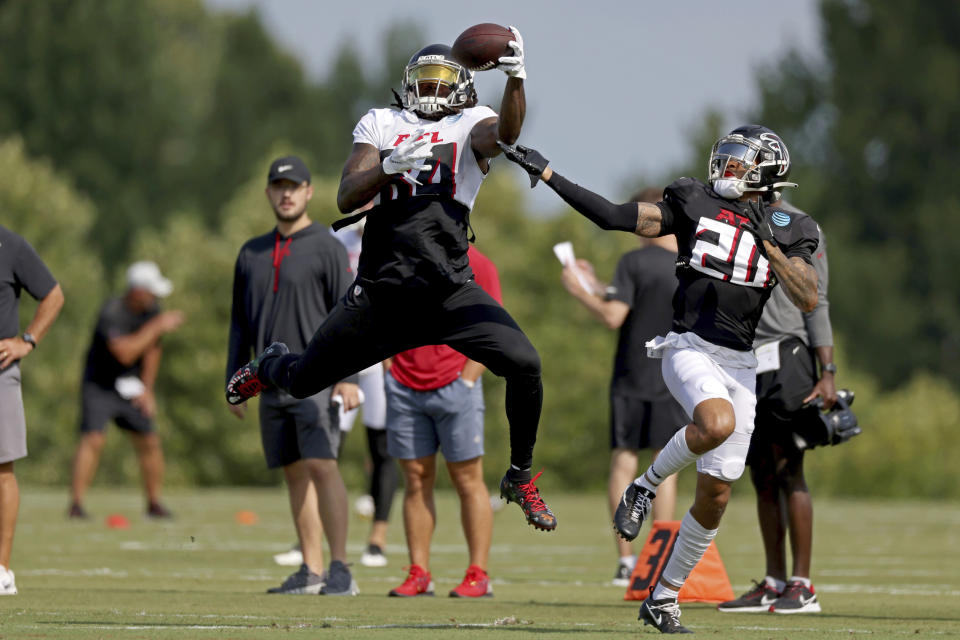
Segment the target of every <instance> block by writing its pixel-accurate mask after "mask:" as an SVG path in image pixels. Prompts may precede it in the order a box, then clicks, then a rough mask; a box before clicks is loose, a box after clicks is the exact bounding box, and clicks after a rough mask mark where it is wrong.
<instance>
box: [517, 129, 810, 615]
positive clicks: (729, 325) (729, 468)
mask: <svg viewBox="0 0 960 640" xmlns="http://www.w3.org/2000/svg"><path fill="white" fill-rule="evenodd" d="M502 146H503V148H504V151H505V153H506V156H507V157H508V158H509V159H510V160H512V161H514V162H516V163H517V164H519V165H520V166H521V167H523V168H524V169H525V170H526V171H527V172H528V173H529V174H530V176H531V185H532V186H536V183H537V180H542V181H543V182H545V183H546V184H547V185H548V186H549V187H550V188H552V189H553V190H554V191H556V192H557V194H558V195H559V196H560V197H561V198H563V199H564V200H565V201H566V202H567V203H568V204H569V205H570V206H572V207H573V208H574V209H576V210H577V211H579V212H580V213H581V214H583V215H584V216H586V217H587V218H589V219H590V220H592V221H593V222H594V223H596V224H597V225H598V226H600V227H601V228H603V229H609V230H619V231H629V232H632V233H636V234H637V235H641V236H646V237H656V236H660V235H664V234H667V233H673V234H676V236H677V244H678V245H679V253H678V257H677V281H678V284H677V290H676V293H675V294H674V298H673V309H674V314H673V327H672V330H671V331H670V332H669V333H668V334H667V335H666V336H660V337H657V338H655V339H654V340H651V341H650V342H648V343H647V350H648V355H649V356H650V357H655V358H662V359H663V363H662V369H663V378H664V381H665V382H666V383H667V387H668V388H669V389H670V392H671V393H672V394H673V396H674V397H675V398H676V399H677V401H678V402H679V403H680V404H681V405H682V406H683V408H684V409H685V410H686V412H687V414H688V415H689V416H690V417H691V418H692V421H691V422H690V423H689V424H688V425H686V426H685V427H683V428H682V429H680V430H679V431H678V432H677V433H676V435H675V436H674V437H673V438H672V439H671V440H670V442H669V443H668V444H667V446H666V447H664V449H663V451H662V452H661V453H660V455H659V456H658V457H657V459H656V460H655V461H654V463H653V464H651V465H650V467H649V468H648V469H647V471H646V472H645V473H644V474H643V475H642V476H641V477H639V478H637V479H636V480H635V481H634V482H633V483H632V484H631V485H630V486H628V487H627V489H626V490H625V491H624V493H623V496H622V498H621V500H620V505H619V506H618V508H617V512H616V514H615V516H614V527H615V528H616V529H617V531H618V532H619V533H620V535H621V536H623V537H624V538H625V539H628V540H632V539H634V538H635V537H637V535H638V533H639V531H640V526H641V524H642V523H643V520H644V519H645V518H646V517H647V516H648V514H649V512H650V501H651V499H652V498H653V497H654V496H655V495H656V491H657V486H658V485H659V484H660V483H661V482H662V481H663V479H664V478H666V477H668V476H669V475H670V474H672V473H676V472H677V471H679V470H680V469H682V468H684V467H686V466H687V465H689V464H691V463H692V462H694V461H696V463H697V471H698V475H697V492H696V498H695V500H694V504H693V507H691V509H690V511H689V512H688V513H687V514H686V515H685V516H684V518H683V523H682V525H681V527H680V532H679V534H678V536H677V540H676V543H675V545H674V548H673V553H672V555H671V556H670V559H669V561H668V562H667V564H666V566H665V567H664V570H663V573H662V574H661V577H660V581H659V582H658V584H657V585H656V587H655V588H654V587H651V593H650V596H649V597H648V598H647V599H646V600H645V601H644V602H643V605H641V607H640V618H641V619H642V620H644V624H652V625H653V626H655V627H656V628H657V629H659V630H660V631H661V632H664V633H689V632H690V631H689V630H688V629H686V628H685V627H683V625H681V624H680V621H679V617H680V608H679V606H678V605H677V596H678V593H679V591H680V588H681V587H682V586H683V583H684V581H685V580H686V579H687V577H688V576H689V575H690V572H691V571H692V570H693V568H694V566H696V564H697V562H699V561H700V558H701V557H703V554H704V553H705V552H706V549H707V547H708V546H709V545H710V541H711V540H713V538H714V537H715V536H716V533H717V528H718V526H719V524H720V518H721V516H722V515H723V511H724V509H725V508H726V505H727V501H728V500H729V498H730V487H731V484H732V483H733V482H734V481H735V480H736V479H737V478H739V477H740V476H741V474H742V473H743V470H744V464H745V460H746V455H747V450H748V448H749V445H750V434H751V433H752V432H753V419H754V414H755V409H756V395H755V383H756V375H755V370H756V366H757V362H756V358H755V357H754V355H753V351H752V345H753V337H754V332H755V329H756V326H757V323H758V321H759V320H760V314H761V312H762V311H763V305H764V303H766V301H767V298H769V296H770V292H771V288H772V287H774V286H776V285H777V284H780V286H782V287H783V288H784V292H785V293H786V294H787V297H788V298H789V299H790V301H791V302H793V303H794V304H795V305H796V306H797V307H799V308H800V309H801V310H803V311H810V310H812V309H813V308H814V306H815V305H816V304H817V274H816V272H815V271H814V269H813V267H812V265H811V255H812V253H813V250H814V249H815V248H816V246H817V241H818V233H817V225H816V223H815V222H814V221H813V220H812V219H811V218H809V217H808V216H806V215H805V214H800V213H795V212H792V211H791V212H788V211H786V210H783V209H782V208H778V206H777V203H778V201H779V199H780V192H781V190H782V189H783V188H784V187H787V186H796V185H794V184H793V183H790V182H786V179H787V176H788V174H789V171H790V156H789V153H788V151H787V147H786V145H785V144H784V142H783V140H781V139H780V137H779V136H778V135H777V134H775V133H774V132H773V131H771V130H770V129H768V128H766V127H762V126H757V125H748V126H743V127H739V128H737V129H734V130H733V131H731V132H730V133H729V134H727V135H725V136H723V137H722V138H720V139H719V140H718V141H717V142H716V144H714V146H713V149H712V150H711V153H710V161H709V166H708V176H709V179H708V182H707V183H704V182H701V181H700V180H696V179H694V178H680V179H679V180H677V181H676V182H674V183H673V184H671V185H670V186H668V187H667V188H666V189H665V190H664V197H663V200H661V201H660V202H657V203H649V202H640V203H636V202H629V203H626V204H621V205H615V204H613V203H611V202H609V201H608V200H606V199H605V198H603V197H601V196H599V195H597V194H595V193H593V192H591V191H588V190H586V189H584V188H582V187H580V186H578V185H576V184H574V183H572V182H569V181H568V180H566V179H565V178H564V177H563V176H561V175H560V174H558V173H557V172H555V171H553V170H552V169H551V168H550V167H549V166H548V164H549V162H548V161H547V160H546V159H545V158H544V157H543V156H542V155H541V154H540V153H539V152H537V151H536V150H534V149H530V148H527V147H523V146H519V145H516V146H511V145H502Z"/></svg>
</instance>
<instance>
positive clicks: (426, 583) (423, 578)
mask: <svg viewBox="0 0 960 640" xmlns="http://www.w3.org/2000/svg"><path fill="white" fill-rule="evenodd" d="M388 595H391V596H396V597H400V598H412V597H414V596H432V595H433V579H432V578H431V577H430V572H429V571H427V570H425V569H424V568H423V567H421V566H420V565H418V564H412V565H410V573H409V574H407V579H406V580H404V581H403V584H402V585H400V586H399V587H397V588H396V589H391V590H390V593H389V594H388Z"/></svg>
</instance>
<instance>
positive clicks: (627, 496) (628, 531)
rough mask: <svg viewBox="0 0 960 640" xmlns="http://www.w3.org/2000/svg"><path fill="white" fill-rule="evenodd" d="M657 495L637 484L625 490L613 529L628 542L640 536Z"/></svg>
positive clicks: (614, 516) (614, 518) (618, 506)
mask: <svg viewBox="0 0 960 640" xmlns="http://www.w3.org/2000/svg"><path fill="white" fill-rule="evenodd" d="M656 496H657V494H655V493H653V492H652V491H649V490H647V489H645V488H643V487H641V486H640V485H638V484H637V483H636V482H631V483H630V485H629V486H628V487H627V488H626V489H624V490H623V495H622V496H620V504H618V505H617V511H616V513H614V514H613V528H614V529H616V530H617V533H618V534H620V537H621V538H623V539H624V540H626V541H628V542H629V541H630V540H633V539H634V538H636V537H637V536H638V535H639V534H640V527H641V526H643V521H644V520H646V519H647V516H649V515H650V509H651V501H652V500H653V499H654V498H655V497H656Z"/></svg>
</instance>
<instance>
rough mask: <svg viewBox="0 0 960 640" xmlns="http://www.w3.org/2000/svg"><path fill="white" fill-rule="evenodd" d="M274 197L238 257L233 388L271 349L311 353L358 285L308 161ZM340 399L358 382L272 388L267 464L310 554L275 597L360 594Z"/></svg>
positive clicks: (280, 166)
mask: <svg viewBox="0 0 960 640" xmlns="http://www.w3.org/2000/svg"><path fill="white" fill-rule="evenodd" d="M266 195H267V200H268V202H269V203H270V206H271V208H272V209H273V214H274V217H275V218H276V222H277V224H276V226H275V227H274V228H273V229H271V230H270V231H268V232H267V233H265V234H263V235H261V236H257V237H255V238H252V239H250V240H249V241H247V242H246V243H245V244H244V245H243V247H242V248H241V249H240V254H239V256H238V257H237V262H236V268H235V270H234V277H233V306H232V311H231V316H230V338H229V346H228V353H227V380H229V379H230V376H231V374H232V373H233V372H234V371H235V370H236V369H237V368H238V367H240V366H241V365H242V364H243V363H244V362H246V361H247V360H248V359H249V358H250V355H251V353H252V352H259V351H262V350H263V348H264V347H265V346H266V345H268V344H270V343H271V342H274V341H277V340H281V341H283V342H286V343H287V344H290V345H293V346H294V347H296V348H301V349H302V348H305V347H306V345H307V344H308V343H309V341H310V337H311V336H312V335H313V332H314V330H315V329H316V327H317V326H319V325H320V324H321V323H322V322H323V321H324V319H325V318H326V317H327V316H328V314H329V313H330V310H331V309H333V307H334V306H335V305H336V304H337V301H338V300H339V299H340V298H341V297H343V295H344V294H345V293H346V291H347V287H348V286H349V285H350V281H351V280H352V274H351V272H350V263H349V260H348V258H347V251H346V249H344V247H343V245H342V244H340V242H339V241H338V240H337V239H336V238H334V237H333V236H331V235H330V233H329V231H328V230H327V227H325V226H323V225H321V224H319V223H317V222H313V221H312V220H310V217H309V215H308V214H307V206H308V204H309V203H310V199H311V198H312V197H313V187H312V186H311V185H310V172H309V171H308V170H307V167H306V165H305V164H304V163H303V161H302V160H300V159H299V158H297V157H296V156H286V157H283V158H278V159H277V160H274V161H273V163H272V164H271V165H270V171H269V173H268V174H267V188H266ZM338 397H339V400H340V401H341V402H342V404H343V406H344V408H345V409H347V410H349V409H352V408H354V407H355V406H357V404H359V392H358V387H357V385H356V377H355V376H354V377H353V378H350V379H348V380H341V381H339V382H338V383H336V384H333V385H331V386H328V387H326V388H324V389H318V390H317V391H316V393H313V394H310V395H309V396H308V397H305V398H295V397H293V396H291V395H290V394H288V393H285V392H284V391H282V390H279V389H271V390H269V391H267V392H266V393H264V394H263V397H262V399H261V401H260V407H259V410H260V437H261V441H262V443H263V452H264V456H265V457H266V462H267V466H268V467H269V468H271V469H276V468H281V467H282V468H283V473H284V478H285V480H286V483H287V490H288V491H289V494H290V506H291V509H292V511H293V521H294V525H295V528H296V530H297V537H298V538H299V542H300V548H301V550H302V552H303V564H302V565H301V566H300V569H299V570H298V571H296V572H295V573H293V575H291V576H290V577H288V578H287V579H286V580H285V581H284V582H283V584H281V585H280V586H279V587H274V588H271V589H269V590H268V593H280V594H304V593H320V594H323V595H355V594H356V593H357V584H356V582H355V581H354V580H353V576H352V575H351V573H350V570H349V569H348V568H347V565H346V559H347V557H346V545H347V520H348V509H347V490H346V487H344V484H343V479H342V478H341V476H340V469H339V467H338V465H337V454H338V448H339V443H340V424H339V417H338V413H339V408H338V406H337V404H335V402H334V399H335V398H338ZM229 408H230V411H231V413H233V414H234V415H235V416H237V417H238V418H241V419H242V418H243V417H244V416H245V414H246V404H245V403H241V404H236V405H230V406H229ZM321 523H322V524H321ZM324 534H326V538H327V542H328V543H329V545H330V568H329V570H328V571H324V569H323V566H324V563H323V540H322V538H323V535H324Z"/></svg>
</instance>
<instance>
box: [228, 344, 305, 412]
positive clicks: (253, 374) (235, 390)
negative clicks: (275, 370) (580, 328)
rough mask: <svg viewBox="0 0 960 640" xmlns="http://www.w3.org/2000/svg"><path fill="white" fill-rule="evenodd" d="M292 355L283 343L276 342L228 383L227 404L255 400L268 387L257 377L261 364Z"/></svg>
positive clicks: (244, 366) (234, 375) (241, 368)
mask: <svg viewBox="0 0 960 640" xmlns="http://www.w3.org/2000/svg"><path fill="white" fill-rule="evenodd" d="M287 353H290V349H288V348H287V345H285V344H283V343H282V342H274V343H273V344H271V345H270V346H269V347H267V348H266V349H264V350H263V353H261V354H260V355H258V356H257V357H256V358H254V359H253V360H251V361H250V362H248V363H247V364H245V365H243V366H242V367H240V368H239V369H237V372H236V373H234V374H233V375H232V376H231V377H230V382H228V383H227V402H229V403H230V404H240V403H241V402H246V401H247V400H249V399H250V398H253V397H255V396H257V395H259V393H260V392H261V391H263V390H264V389H266V388H267V387H266V385H265V384H263V382H261V381H260V378H259V377H257V373H258V372H259V370H260V362H261V361H262V360H263V359H264V358H267V357H271V358H272V357H273V356H282V355H285V354H287Z"/></svg>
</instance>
